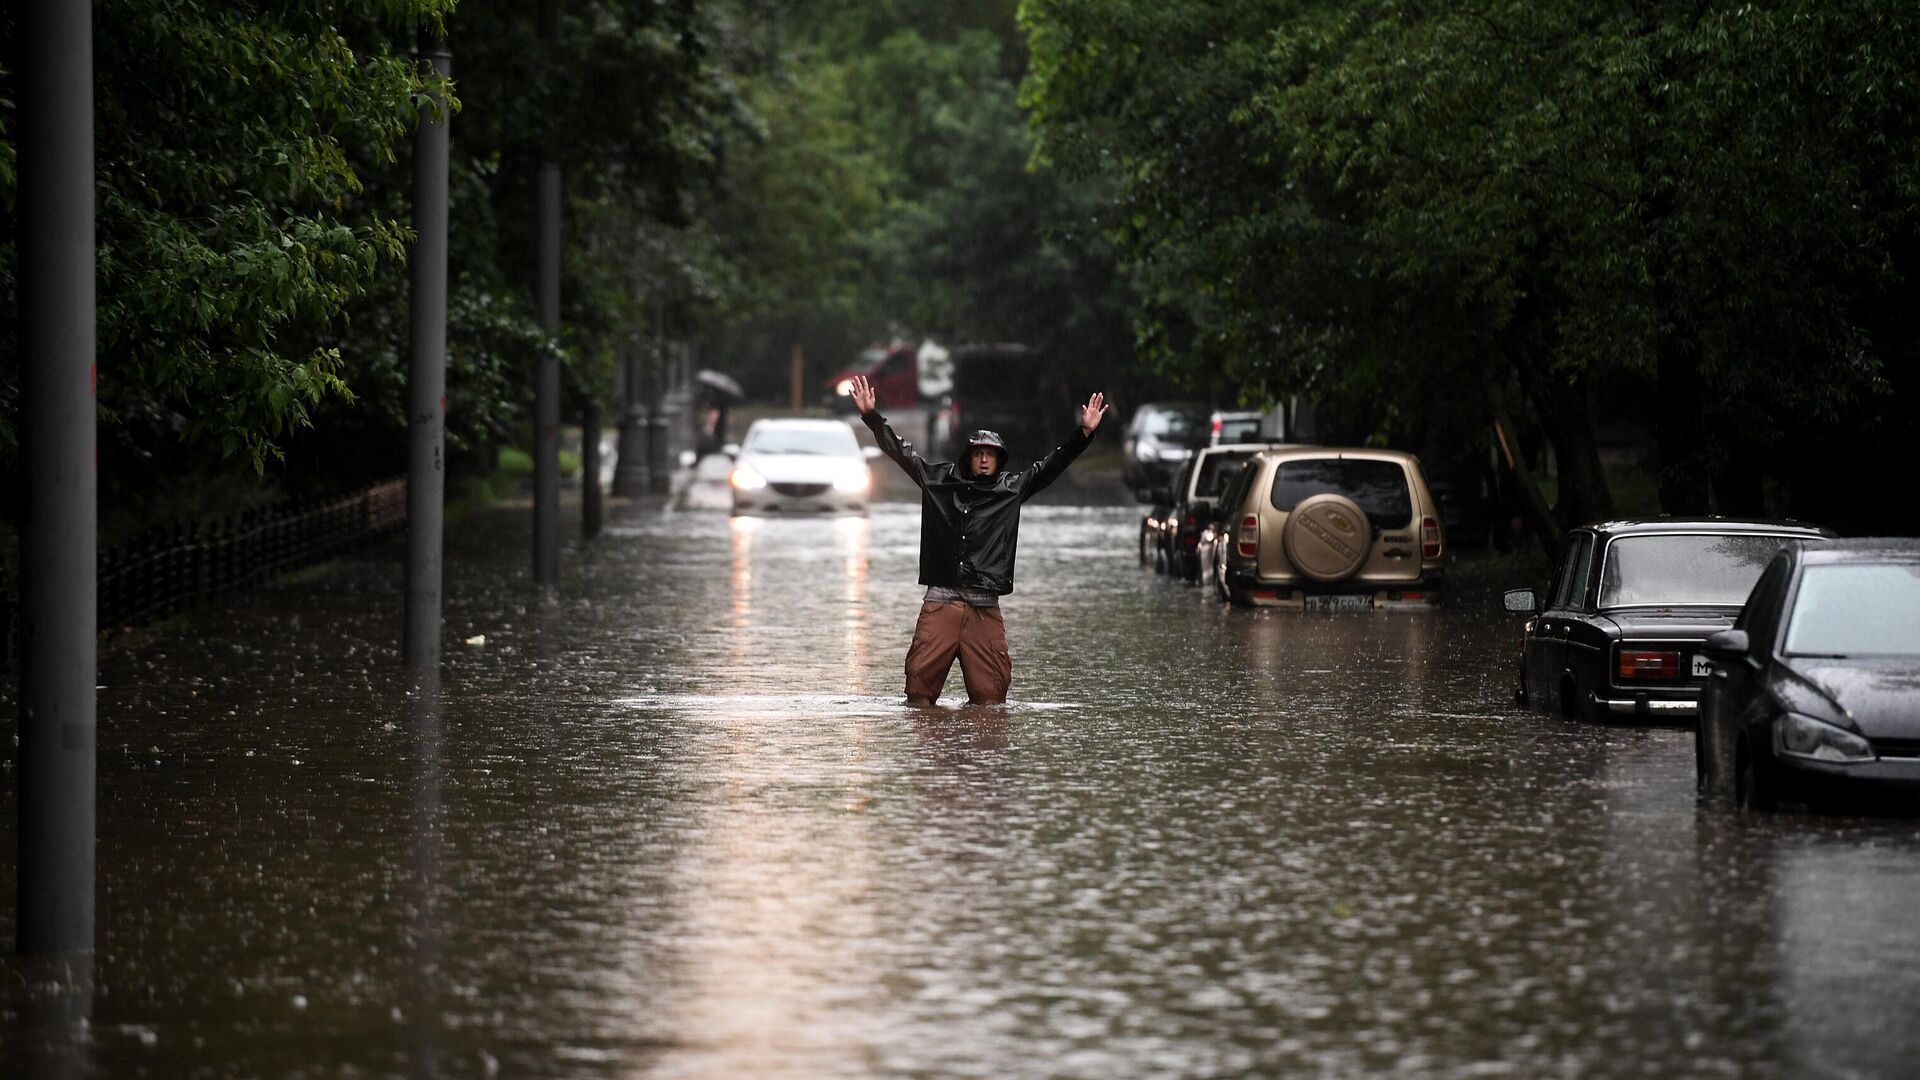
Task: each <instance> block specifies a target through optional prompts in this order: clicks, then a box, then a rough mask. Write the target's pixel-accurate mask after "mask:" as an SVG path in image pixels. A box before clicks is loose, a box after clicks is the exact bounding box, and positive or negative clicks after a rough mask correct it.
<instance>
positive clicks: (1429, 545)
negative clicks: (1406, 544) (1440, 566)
mask: <svg viewBox="0 0 1920 1080" xmlns="http://www.w3.org/2000/svg"><path fill="white" fill-rule="evenodd" d="M1420 557H1421V558H1423V559H1437V558H1439V557H1440V523H1439V522H1437V521H1435V520H1433V519H1432V518H1421V519H1420Z"/></svg>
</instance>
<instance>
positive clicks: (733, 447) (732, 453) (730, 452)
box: [720, 442, 740, 458]
mask: <svg viewBox="0 0 1920 1080" xmlns="http://www.w3.org/2000/svg"><path fill="white" fill-rule="evenodd" d="M720 452H721V453H723V454H725V455H727V456H728V457H730V458H737V457H739V456H740V444H739V443H737V442H730V443H728V444H727V445H725V446H723V447H721V448H720Z"/></svg>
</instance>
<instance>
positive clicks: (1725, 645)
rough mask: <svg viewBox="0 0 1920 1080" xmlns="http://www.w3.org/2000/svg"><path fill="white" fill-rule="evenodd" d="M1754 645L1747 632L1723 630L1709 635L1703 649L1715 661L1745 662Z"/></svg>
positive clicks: (1702, 646)
mask: <svg viewBox="0 0 1920 1080" xmlns="http://www.w3.org/2000/svg"><path fill="white" fill-rule="evenodd" d="M1752 644H1753V643H1752V642H1751V641H1750V640H1749V639H1748V638H1747V632H1746V631H1745V630H1722V631H1720V632H1719V633H1717V634H1709V635H1708V636H1707V640H1706V641H1705V642H1704V643H1702V645H1701V649H1702V651H1704V652H1705V653H1706V654H1707V655H1708V656H1709V657H1711V658H1713V659H1715V660H1744V659H1746V656H1747V650H1748V649H1749V648H1750V647H1751V645H1752Z"/></svg>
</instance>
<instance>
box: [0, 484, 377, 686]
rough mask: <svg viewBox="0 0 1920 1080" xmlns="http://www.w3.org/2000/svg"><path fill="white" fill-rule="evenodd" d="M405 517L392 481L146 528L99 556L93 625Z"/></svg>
mask: <svg viewBox="0 0 1920 1080" xmlns="http://www.w3.org/2000/svg"><path fill="white" fill-rule="evenodd" d="M406 520H407V482H406V480H405V479H404V478H402V479H396V480H387V481H385V482H382V483H379V484H375V485H373V486H372V487H369V488H364V489H362V490H360V491H356V492H354V493H352V494H350V495H343V496H338V497H335V498H331V499H323V500H311V501H304V502H297V503H290V504H283V505H280V506H275V507H271V508H269V509H265V510H260V511H254V512H250V513H245V514H241V515H239V516H237V517H231V518H226V519H222V520H220V521H212V522H199V523H196V524H192V525H178V526H170V527H166V528H160V529H153V530H149V531H148V532H145V533H142V534H141V535H139V536H138V537H135V538H134V539H133V540H132V541H130V542H128V543H126V544H123V545H119V546H117V547H113V548H110V549H108V550H106V551H103V552H101V554H100V576H99V620H100V630H101V632H102V633H103V634H104V633H111V632H113V631H116V630H121V629H126V628H129V627H133V626H138V625H141V624H143V623H150V622H153V621H155V620H158V619H164V618H167V617H169V616H172V615H175V614H178V613H179V612H182V611H185V610H187V609H188V608H191V607H193V606H195V605H197V604H200V603H204V602H206V601H208V600H212V599H217V598H219V597H222V596H228V595H231V594H234V593H238V592H244V591H246V590H248V589H251V588H253V587H254V586H257V585H259V584H260V583H262V582H264V581H268V580H270V579H272V578H273V577H274V576H275V575H277V574H284V573H286V572H288V571H291V570H298V569H300V568H301V567H304V566H311V565H312V564H314V563H317V562H320V561H322V560H325V559H328V558H332V557H333V556H335V555H339V554H341V553H342V552H345V551H349V550H352V549H353V548H355V547H358V546H360V545H361V544H364V543H366V542H368V541H370V540H373V539H375V538H376V537H379V536H381V535H383V534H385V533H387V532H389V531H391V530H393V529H396V528H398V527H399V526H401V525H403V524H405V523H406ZM17 603H18V595H17V594H16V593H15V592H14V590H12V589H9V590H7V593H6V595H4V596H0V605H4V606H5V610H4V611H3V612H0V618H3V619H4V622H3V623H0V626H4V629H5V631H6V636H7V640H6V650H5V653H4V654H3V655H4V657H5V659H6V662H7V663H8V664H11V662H12V658H13V657H14V656H15V655H17V652H16V649H17V645H18V631H19V617H18V612H17V607H16V605H17Z"/></svg>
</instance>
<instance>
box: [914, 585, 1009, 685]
mask: <svg viewBox="0 0 1920 1080" xmlns="http://www.w3.org/2000/svg"><path fill="white" fill-rule="evenodd" d="M955 657H958V658H959V660H960V677H961V678H962V679H964V680H965V681H966V684H967V701H968V702H969V703H971V704H975V705H998V704H1000V703H1001V702H1003V701H1005V700H1007V685H1008V684H1009V683H1011V682H1012V681H1013V657H1011V656H1009V655H1008V654H1007V626H1006V623H1004V622H1002V621H1001V620H1000V609H999V608H997V607H974V606H973V605H972V604H967V603H962V602H960V601H954V602H953V603H947V604H937V603H923V604H921V605H920V621H919V622H917V623H915V624H914V627H913V644H912V645H910V646H908V647H907V704H909V705H931V704H933V703H934V702H935V701H937V700H938V699H939V697H940V691H941V690H943V689H945V688H946V685H947V672H949V671H951V670H953V661H954V658H955Z"/></svg>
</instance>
